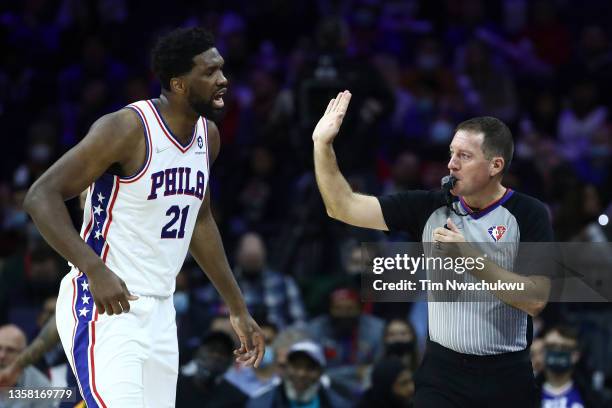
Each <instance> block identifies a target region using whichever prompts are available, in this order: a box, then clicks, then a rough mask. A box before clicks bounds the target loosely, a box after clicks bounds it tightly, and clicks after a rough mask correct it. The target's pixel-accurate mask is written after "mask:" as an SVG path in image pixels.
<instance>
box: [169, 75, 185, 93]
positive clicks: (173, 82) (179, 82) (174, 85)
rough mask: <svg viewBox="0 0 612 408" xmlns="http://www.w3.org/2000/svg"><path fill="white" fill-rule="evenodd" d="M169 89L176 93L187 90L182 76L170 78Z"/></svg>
mask: <svg viewBox="0 0 612 408" xmlns="http://www.w3.org/2000/svg"><path fill="white" fill-rule="evenodd" d="M170 90H171V91H172V92H174V93H176V94H179V95H184V94H185V92H187V86H186V84H185V81H184V80H183V78H182V77H175V78H171V79H170Z"/></svg>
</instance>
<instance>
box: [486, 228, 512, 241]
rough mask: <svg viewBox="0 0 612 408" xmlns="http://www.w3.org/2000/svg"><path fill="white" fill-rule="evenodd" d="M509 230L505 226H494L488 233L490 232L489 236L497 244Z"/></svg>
mask: <svg viewBox="0 0 612 408" xmlns="http://www.w3.org/2000/svg"><path fill="white" fill-rule="evenodd" d="M507 230H508V229H507V228H506V226H505V225H494V226H492V227H489V229H488V230H487V231H489V235H490V236H491V238H493V239H494V240H495V242H497V241H499V240H500V239H502V237H503V236H504V234H505V233H506V231H507Z"/></svg>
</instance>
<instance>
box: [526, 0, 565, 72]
mask: <svg viewBox="0 0 612 408" xmlns="http://www.w3.org/2000/svg"><path fill="white" fill-rule="evenodd" d="M531 6H532V10H531V14H532V18H531V23H530V25H529V27H528V28H527V31H526V33H525V35H526V37H527V38H528V39H529V40H530V41H531V42H532V44H533V47H534V48H535V50H536V53H537V54H538V56H539V57H540V58H541V59H543V60H544V61H545V62H546V63H548V64H550V65H552V66H558V65H561V64H564V63H566V62H567V61H568V59H569V58H570V51H571V48H570V46H571V43H570V32H569V30H568V28H567V26H566V25H565V24H563V22H561V21H560V20H559V18H558V11H557V10H558V9H557V7H556V3H555V2H554V1H552V0H538V1H534V2H533V3H532V4H531Z"/></svg>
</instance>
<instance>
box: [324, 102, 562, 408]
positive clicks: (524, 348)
mask: <svg viewBox="0 0 612 408" xmlns="http://www.w3.org/2000/svg"><path fill="white" fill-rule="evenodd" d="M350 99H351V94H350V92H348V91H344V92H341V93H339V94H338V96H337V97H336V98H335V99H332V100H331V101H330V103H329V105H328V107H327V110H326V111H325V114H324V115H323V116H322V118H321V119H320V121H319V123H318V124H317V126H316V128H315V130H314V132H313V141H314V161H315V172H316V177H317V183H318V185H319V190H320V191H321V195H322V196H323V201H324V202H325V207H326V209H327V213H328V215H329V216H331V217H332V218H335V219H337V220H339V221H342V222H345V223H347V224H351V225H355V226H358V227H365V228H373V229H377V230H384V231H389V230H404V231H408V232H410V233H411V234H412V235H413V236H415V237H422V241H423V242H441V243H446V242H456V243H460V242H474V243H486V242H491V243H493V244H495V243H508V246H507V248H517V247H518V244H519V243H521V242H549V241H552V228H551V225H550V221H549V219H548V213H547V211H546V209H545V207H544V205H543V204H542V203H541V202H539V201H538V200H536V199H534V198H531V197H529V196H527V195H525V194H521V193H518V192H516V191H512V190H511V189H509V188H506V187H504V186H503V185H502V184H501V182H502V177H503V174H504V173H505V171H506V170H507V169H508V167H509V165H510V161H511V159H512V154H513V151H514V144H513V141H512V135H511V133H510V130H509V129H508V127H507V126H506V125H504V124H503V123H502V122H501V121H499V120H498V119H495V118H492V117H480V118H473V119H470V120H467V121H465V122H463V123H461V124H459V126H457V129H456V131H455V135H454V137H453V140H452V142H451V144H450V160H449V162H448V169H449V171H450V175H451V176H453V177H454V178H455V179H456V180H457V181H456V182H455V183H454V185H453V187H452V189H451V190H450V193H452V200H451V202H450V203H449V202H448V201H447V195H446V194H445V193H444V192H442V191H408V192H404V193H399V194H395V195H391V196H386V197H373V196H368V195H362V194H357V193H354V192H353V191H352V190H351V188H350V186H349V184H348V183H347V181H346V179H345V178H344V177H343V176H342V174H341V173H340V170H339V168H338V164H337V161H336V157H335V153H334V150H333V147H332V142H333V140H334V138H335V137H336V135H337V134H338V131H339V129H340V125H341V124H342V120H343V118H344V116H345V114H346V110H347V108H348V104H349V101H350ZM451 210H452V211H451ZM458 226H459V227H458ZM490 246H491V247H493V251H494V250H495V249H494V247H495V245H490ZM516 251H517V250H515V251H514V252H511V253H509V255H507V256H506V257H505V258H504V259H495V260H496V261H497V262H496V263H494V262H491V261H487V262H485V268H484V269H482V270H480V271H478V270H476V269H474V270H473V271H471V272H470V275H471V277H468V276H466V278H469V279H476V280H479V281H484V282H489V283H494V282H498V281H502V282H509V283H513V282H516V283H521V284H523V285H524V287H525V290H524V291H523V295H524V298H523V299H522V300H519V299H516V297H513V296H512V295H511V294H508V293H507V292H504V291H495V292H492V293H490V292H487V293H486V295H487V296H490V299H489V300H488V301H486V302H475V301H463V302H430V303H429V339H428V342H427V350H426V354H425V358H424V360H423V363H422V365H421V367H419V369H418V370H417V373H416V376H415V383H416V395H415V407H417V408H437V407H470V408H471V407H509V408H510V407H511V408H519V407H520V408H523V407H535V406H537V399H538V397H537V393H536V388H535V382H534V378H533V374H532V373H533V371H532V368H531V362H530V360H529V350H528V348H529V345H530V344H531V337H532V323H531V317H532V316H535V315H537V314H538V313H539V312H540V311H541V310H542V309H543V308H544V306H545V305H546V300H545V299H547V298H548V294H549V291H550V280H549V279H548V278H546V277H543V276H521V275H518V274H516V273H513V272H511V271H509V269H512V265H513V262H514V260H515V259H516ZM485 252H486V251H485ZM506 253H507V252H506ZM525 298H527V299H541V300H537V301H536V300H532V301H526V300H525Z"/></svg>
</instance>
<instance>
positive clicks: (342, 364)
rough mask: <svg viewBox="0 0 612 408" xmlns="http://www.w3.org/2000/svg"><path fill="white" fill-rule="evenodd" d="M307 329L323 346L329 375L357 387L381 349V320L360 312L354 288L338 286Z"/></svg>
mask: <svg viewBox="0 0 612 408" xmlns="http://www.w3.org/2000/svg"><path fill="white" fill-rule="evenodd" d="M308 330H309V332H310V334H311V336H312V338H315V339H318V340H319V341H320V342H321V344H322V346H323V348H324V350H325V357H326V358H327V361H328V364H329V370H328V374H329V376H330V378H331V379H332V380H335V381H338V382H340V383H344V384H345V385H346V386H348V387H350V388H353V389H356V390H359V389H360V388H361V384H362V383H363V380H364V378H363V374H364V373H365V372H366V369H367V367H368V365H369V364H371V363H372V362H373V361H374V359H375V358H376V357H377V356H378V355H380V353H381V352H382V347H383V344H382V338H383V330H384V323H383V321H382V320H380V319H379V318H377V317H374V316H369V315H366V314H361V305H360V302H359V293H358V292H357V291H355V290H353V289H349V288H340V289H336V290H335V291H334V292H332V294H331V296H330V306H329V314H327V315H323V316H319V317H317V318H315V319H313V320H312V321H311V322H310V323H309V324H308Z"/></svg>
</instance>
